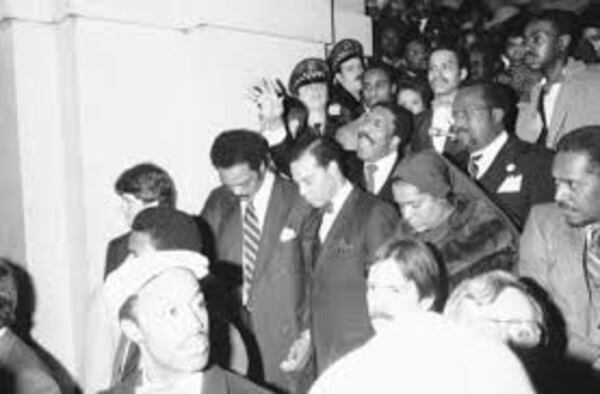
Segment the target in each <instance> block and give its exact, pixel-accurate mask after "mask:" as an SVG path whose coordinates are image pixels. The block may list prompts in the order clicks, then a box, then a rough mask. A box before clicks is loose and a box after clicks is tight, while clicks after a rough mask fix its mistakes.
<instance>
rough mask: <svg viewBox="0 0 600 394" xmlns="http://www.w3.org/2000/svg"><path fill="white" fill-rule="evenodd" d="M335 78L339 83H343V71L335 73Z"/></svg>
mask: <svg viewBox="0 0 600 394" xmlns="http://www.w3.org/2000/svg"><path fill="white" fill-rule="evenodd" d="M334 79H335V81H336V82H337V83H339V84H341V83H342V73H341V72H337V73H335V77H334Z"/></svg>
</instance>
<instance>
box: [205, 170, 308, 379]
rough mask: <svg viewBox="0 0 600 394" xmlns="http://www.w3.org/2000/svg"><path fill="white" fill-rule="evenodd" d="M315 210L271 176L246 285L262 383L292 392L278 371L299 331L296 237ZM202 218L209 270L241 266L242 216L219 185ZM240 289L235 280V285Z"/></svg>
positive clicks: (302, 273)
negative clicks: (211, 246)
mask: <svg viewBox="0 0 600 394" xmlns="http://www.w3.org/2000/svg"><path fill="white" fill-rule="evenodd" d="M311 214H316V211H315V210H314V209H313V208H311V207H310V206H309V205H308V204H307V203H306V202H304V200H303V199H302V198H301V196H300V195H299V194H298V191H297V188H296V186H295V185H294V184H293V183H291V182H289V181H287V180H285V179H283V178H279V177H276V178H275V182H274V184H273V189H272V191H271V196H270V199H269V203H268V208H267V212H266V216H265V220H264V223H263V228H262V232H261V240H260V246H259V254H258V258H257V261H256V264H255V269H254V275H253V280H252V284H251V286H250V301H249V304H248V310H249V311H250V317H251V323H252V324H251V326H252V331H253V333H254V335H255V337H256V341H257V344H258V348H259V351H260V356H261V359H262V364H263V369H264V374H265V380H266V382H267V383H269V384H274V385H275V386H277V387H281V388H287V389H288V390H290V389H293V387H289V386H288V384H291V382H290V380H289V378H288V377H287V376H285V375H284V374H283V373H282V372H281V370H280V368H279V365H280V363H281V362H282V361H283V360H284V359H285V358H286V356H287V352H288V350H289V348H290V346H291V344H292V343H293V341H294V340H295V339H297V337H298V336H299V334H300V330H301V329H302V328H303V325H304V324H303V319H304V318H305V313H306V312H305V307H306V294H307V291H306V288H307V280H308V278H307V268H306V264H305V261H304V259H303V254H302V249H301V242H300V240H299V237H298V235H299V234H300V233H301V231H302V226H303V225H304V222H305V219H306V218H307V217H308V216H310V215H311ZM202 217H203V218H204V219H205V220H206V222H207V223H208V224H209V226H210V228H211V229H212V231H213V234H214V237H215V241H216V243H215V246H216V247H215V250H216V256H215V257H216V258H215V260H214V264H213V265H214V271H216V272H217V275H218V271H219V270H220V269H222V268H223V267H224V266H229V267H237V268H238V270H239V272H240V273H241V264H242V242H243V239H242V216H241V208H240V202H239V198H238V197H236V196H234V195H233V194H231V193H230V192H229V191H228V190H227V189H226V188H224V187H219V188H217V189H215V190H214V191H213V192H212V193H211V194H210V196H209V198H208V200H207V202H206V204H205V206H204V209H203V211H202ZM238 284H239V285H241V279H240V280H239V282H238Z"/></svg>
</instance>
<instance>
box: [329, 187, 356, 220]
mask: <svg viewBox="0 0 600 394" xmlns="http://www.w3.org/2000/svg"><path fill="white" fill-rule="evenodd" d="M351 192H352V184H351V183H350V182H349V181H348V180H347V179H344V184H343V185H342V187H341V188H340V189H339V190H338V191H337V193H335V196H333V198H332V199H331V210H332V213H333V214H335V215H337V213H338V212H339V211H340V209H342V205H344V202H346V199H347V198H348V196H349V195H350V193H351Z"/></svg>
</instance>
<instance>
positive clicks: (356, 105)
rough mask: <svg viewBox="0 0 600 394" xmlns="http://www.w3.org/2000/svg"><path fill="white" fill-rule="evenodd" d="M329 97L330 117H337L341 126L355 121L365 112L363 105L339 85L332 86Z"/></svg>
mask: <svg viewBox="0 0 600 394" xmlns="http://www.w3.org/2000/svg"><path fill="white" fill-rule="evenodd" d="M329 96H330V100H329V106H328V112H329V115H330V116H333V117H335V118H336V120H337V122H338V123H339V124H340V125H344V124H346V123H348V122H351V121H353V120H354V119H356V118H358V117H359V116H360V115H362V113H363V112H364V111H365V108H364V107H363V105H362V103H361V102H360V101H358V100H356V99H355V98H354V96H353V95H352V94H350V92H348V91H347V90H346V89H345V88H344V87H343V86H342V85H340V84H339V83H334V84H333V86H331V89H330V94H329Z"/></svg>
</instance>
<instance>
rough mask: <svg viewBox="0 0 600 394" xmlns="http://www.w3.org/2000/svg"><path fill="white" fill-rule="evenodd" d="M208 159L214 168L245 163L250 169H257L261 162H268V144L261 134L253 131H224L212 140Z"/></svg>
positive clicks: (265, 163)
mask: <svg viewBox="0 0 600 394" xmlns="http://www.w3.org/2000/svg"><path fill="white" fill-rule="evenodd" d="M210 160H211V161H212V164H213V165H214V166H215V167H216V168H231V167H233V166H235V165H238V164H247V165H248V167H250V169H251V170H252V171H258V170H260V167H261V166H262V165H263V164H264V165H267V164H268V160H269V144H268V143H267V140H265V138H264V137H263V136H262V135H260V134H259V133H257V132H254V131H250V130H245V129H236V130H228V131H224V132H222V133H221V134H219V136H217V138H215V141H214V142H213V145H212V148H211V149H210Z"/></svg>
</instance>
